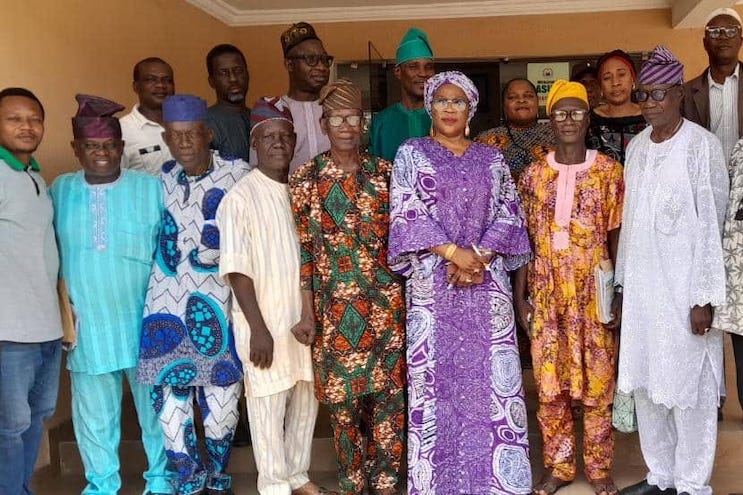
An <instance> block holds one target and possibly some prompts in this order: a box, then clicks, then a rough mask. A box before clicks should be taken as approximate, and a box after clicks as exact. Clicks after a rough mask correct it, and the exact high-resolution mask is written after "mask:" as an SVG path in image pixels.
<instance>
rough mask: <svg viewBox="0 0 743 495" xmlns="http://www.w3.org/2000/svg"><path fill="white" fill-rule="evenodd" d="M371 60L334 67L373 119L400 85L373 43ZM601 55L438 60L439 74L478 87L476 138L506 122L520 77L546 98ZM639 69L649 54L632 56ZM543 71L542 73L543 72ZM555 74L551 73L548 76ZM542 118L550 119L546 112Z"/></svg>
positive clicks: (391, 66)
mask: <svg viewBox="0 0 743 495" xmlns="http://www.w3.org/2000/svg"><path fill="white" fill-rule="evenodd" d="M369 45H370V50H369V59H368V60H366V61H356V62H354V61H351V62H339V63H338V64H336V65H335V66H334V69H335V76H336V77H347V78H349V79H351V80H352V81H354V82H355V83H356V84H357V85H358V86H359V87H360V88H361V89H362V91H363V98H364V113H365V115H366V116H367V117H369V118H371V117H372V116H373V115H374V114H375V113H377V112H380V111H381V110H383V109H384V108H386V107H387V106H389V105H392V104H393V103H395V102H397V101H398V100H399V95H400V84H399V81H398V80H397V79H396V78H395V76H394V73H393V70H394V67H395V63H394V61H393V60H385V59H382V57H381V56H380V55H379V54H378V52H376V50H374V49H373V45H372V44H371V43H370V44H369ZM600 55H601V54H592V55H566V56H560V57H530V58H521V59H506V58H500V59H456V60H442V59H437V60H436V72H442V71H447V70H458V71H461V72H463V73H464V74H466V75H467V76H468V77H469V78H470V79H472V81H473V82H474V83H475V85H476V86H477V89H478V91H479V93H480V104H479V105H478V108H477V114H476V115H475V117H474V119H473V121H472V123H471V124H470V128H471V129H472V133H473V134H472V135H477V134H478V133H480V132H482V131H484V130H486V129H490V128H492V127H496V126H498V125H500V124H501V123H502V121H503V113H502V112H503V111H502V108H503V107H502V101H501V93H502V91H503V88H504V87H505V85H506V83H507V82H508V81H510V80H511V79H514V78H517V77H525V78H528V79H529V80H531V81H532V82H533V83H534V84H535V85H538V86H539V87H538V90H539V91H540V92H541V94H542V96H543V97H544V96H546V92H547V91H548V90H549V84H540V81H541V80H542V79H543V81H541V82H545V83H546V82H547V81H549V77H555V76H559V77H555V78H560V77H565V78H568V77H569V76H570V72H571V71H572V69H573V67H574V66H575V65H577V64H579V63H582V62H585V61H590V62H591V63H592V64H593V65H594V66H595V64H596V61H597V60H598V58H599V56H600ZM630 56H631V57H632V59H633V60H634V62H635V66H636V67H637V68H638V69H639V67H640V64H641V63H642V61H643V60H644V58H646V57H647V54H645V53H640V52H635V53H630ZM540 71H541V72H540ZM548 71H552V73H550V74H544V73H547V72H548ZM540 117H541V118H546V115H545V114H544V110H543V109H541V110H540Z"/></svg>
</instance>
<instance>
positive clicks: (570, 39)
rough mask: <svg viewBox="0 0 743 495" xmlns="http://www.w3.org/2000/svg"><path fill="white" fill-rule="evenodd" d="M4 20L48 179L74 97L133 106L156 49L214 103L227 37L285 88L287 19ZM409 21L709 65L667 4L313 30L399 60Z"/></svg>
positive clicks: (46, 5) (528, 52) (503, 44)
mask: <svg viewBox="0 0 743 495" xmlns="http://www.w3.org/2000/svg"><path fill="white" fill-rule="evenodd" d="M3 19H4V20H5V21H6V22H5V23H4V26H3V29H2V30H0V60H1V61H2V63H3V67H4V70H3V71H1V72H0V87H6V86H11V85H14V86H25V87H28V88H30V89H31V90H33V91H34V92H36V93H37V95H38V96H39V97H40V98H41V99H42V101H43V102H44V105H45V106H46V109H47V133H46V137H45V140H44V143H43V145H42V148H41V149H40V151H39V152H38V157H39V159H40V161H41V163H42V165H43V167H44V174H45V176H46V178H47V179H52V178H53V177H54V176H56V175H57V174H59V173H60V172H63V171H68V170H71V169H74V168H75V162H74V159H73V157H72V154H71V153H70V150H69V146H68V142H69V139H70V125H69V118H70V117H71V116H72V114H73V113H74V111H75V109H76V105H75V101H74V98H73V96H74V94H75V93H77V92H87V93H93V94H99V95H103V96H107V97H109V98H112V99H114V100H116V101H119V102H121V103H123V104H125V105H126V106H131V105H132V104H133V103H134V102H135V95H134V93H133V92H132V91H131V84H130V83H131V69H132V66H133V64H134V63H135V62H136V61H138V60H140V59H142V58H144V57H147V56H153V55H154V56H160V57H162V58H164V59H165V60H167V61H168V62H170V63H171V65H173V68H174V69H175V76H176V89H177V90H178V91H180V92H192V93H196V94H200V95H202V96H204V97H206V98H207V100H212V99H213V96H212V92H211V89H210V88H209V86H208V84H207V82H206V74H205V68H204V56H205V54H206V52H207V51H208V49H209V48H210V47H211V46H213V45H214V44H216V43H220V42H231V43H235V44H236V45H238V46H239V47H241V48H242V49H243V51H244V52H245V54H246V57H247V58H248V63H249V65H250V68H251V91H250V94H249V96H248V98H249V100H250V101H253V100H254V99H255V98H256V97H258V96H259V95H265V94H283V93H284V92H285V91H286V86H287V82H286V74H285V72H284V69H283V65H282V57H281V47H280V42H279V34H280V33H281V31H282V30H283V29H285V27H286V26H256V27H244V28H230V27H228V26H226V25H224V24H222V23H221V22H219V21H217V20H216V19H213V18H212V17H210V16H208V15H207V14H205V13H203V12H201V11H200V10H198V9H196V8H195V7H192V6H191V5H189V4H187V3H186V2H185V1H183V0H126V1H123V0H98V1H95V2H94V1H92V0H62V1H53V0H29V1H24V2H6V5H4V6H3ZM297 20H300V19H297ZM411 25H416V26H418V27H421V28H423V29H424V30H426V31H427V32H428V34H429V37H430V39H431V42H432V44H433V47H434V50H435V52H436V56H437V57H439V58H449V59H464V58H479V59H483V58H499V57H511V58H517V57H534V56H553V55H581V54H593V53H601V52H604V51H607V50H610V49H613V48H616V47H622V48H624V49H625V50H628V51H649V50H651V49H652V48H653V46H654V45H655V44H656V43H663V44H665V45H666V46H668V47H669V48H670V49H671V50H672V51H673V52H674V53H676V54H677V55H678V56H679V57H680V58H681V59H682V61H683V62H684V63H685V64H687V75H694V74H696V73H697V72H699V71H700V70H701V69H702V68H703V67H704V66H705V65H706V57H705V54H704V51H703V50H702V46H701V36H702V31H701V29H691V30H690V29H682V30H673V29H671V27H670V11H669V10H650V11H636V12H612V13H598V14H578V15H551V16H541V17H540V16H523V17H502V18H477V19H450V20H420V21H415V20H412V21H395V22H360V23H332V24H321V23H316V24H315V27H316V29H317V31H318V33H319V34H320V36H321V37H322V38H323V40H324V41H325V44H326V47H327V49H328V51H329V52H330V53H332V54H334V55H335V56H336V57H337V58H338V60H342V61H352V60H359V61H364V60H366V58H367V41H368V40H371V41H372V43H373V44H374V45H375V46H376V47H377V49H378V50H379V51H380V52H381V53H382V54H383V55H384V56H385V57H386V58H393V57H394V53H395V48H396V45H397V43H398V41H399V39H400V38H401V36H402V34H403V33H404V32H405V30H406V29H407V28H408V27H409V26H411Z"/></svg>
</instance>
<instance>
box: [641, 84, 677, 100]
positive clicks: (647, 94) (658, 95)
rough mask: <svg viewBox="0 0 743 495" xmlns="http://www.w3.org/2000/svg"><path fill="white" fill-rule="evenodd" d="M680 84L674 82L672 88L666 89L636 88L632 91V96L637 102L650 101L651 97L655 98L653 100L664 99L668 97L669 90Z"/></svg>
mask: <svg viewBox="0 0 743 495" xmlns="http://www.w3.org/2000/svg"><path fill="white" fill-rule="evenodd" d="M679 86H680V84H674V85H673V86H671V87H670V88H666V89H654V90H652V91H645V90H643V89H636V90H634V91H633V92H632V97H633V98H634V99H635V101H636V102H637V103H644V102H646V101H648V100H649V99H650V98H652V99H653V101H663V100H665V99H666V96H667V95H668V92H669V91H671V90H672V89H675V88H678V87H679Z"/></svg>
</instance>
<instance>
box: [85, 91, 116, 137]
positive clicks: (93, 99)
mask: <svg viewBox="0 0 743 495" xmlns="http://www.w3.org/2000/svg"><path fill="white" fill-rule="evenodd" d="M75 99H76V100H77V105H78V108H77V114H76V115H75V116H74V117H72V135H73V136H74V138H75V139H85V138H92V139H96V138H101V139H106V138H113V139H121V125H120V124H119V119H117V118H116V117H114V116H113V115H114V114H115V113H116V112H121V111H122V110H124V107H123V106H121V105H119V104H118V103H116V102H115V101H111V100H107V99H106V98H101V97H100V96H93V95H82V94H77V95H75Z"/></svg>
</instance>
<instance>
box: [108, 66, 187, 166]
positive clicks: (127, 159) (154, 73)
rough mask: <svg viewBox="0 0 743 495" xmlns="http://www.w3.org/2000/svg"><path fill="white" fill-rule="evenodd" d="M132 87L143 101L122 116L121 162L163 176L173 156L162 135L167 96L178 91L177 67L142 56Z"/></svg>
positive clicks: (135, 69)
mask: <svg viewBox="0 0 743 495" xmlns="http://www.w3.org/2000/svg"><path fill="white" fill-rule="evenodd" d="M132 88H133V89H134V92H135V93H137V96H138V98H139V103H137V104H136V105H134V108H132V111H131V112H129V113H128V114H126V115H125V116H124V117H122V118H121V119H120V122H121V132H122V136H123V139H124V155H123V156H122V160H121V166H122V167H123V168H130V169H132V170H139V171H141V172H146V173H148V174H151V175H156V176H158V177H159V176H160V169H161V167H162V166H163V163H165V162H167V161H168V160H172V159H173V156H172V155H171V154H170V150H169V149H168V147H167V146H166V145H165V141H164V140H163V137H162V133H163V131H164V129H163V126H162V123H163V106H162V105H163V100H164V99H165V98H167V97H168V96H170V95H172V94H173V93H175V83H174V82H173V69H172V68H171V67H170V65H168V63H167V62H165V61H164V60H163V59H160V58H157V57H150V58H146V59H144V60H141V61H139V62H137V64H136V65H135V66H134V74H133V81H132Z"/></svg>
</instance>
